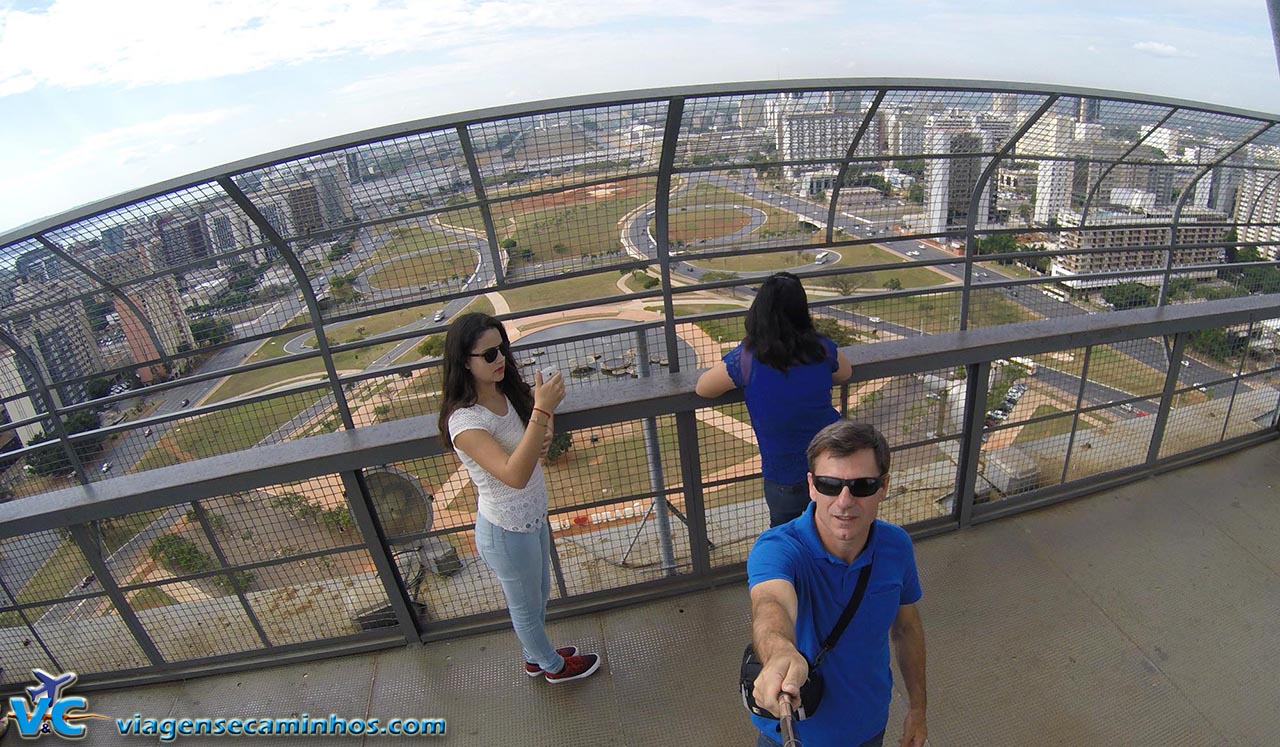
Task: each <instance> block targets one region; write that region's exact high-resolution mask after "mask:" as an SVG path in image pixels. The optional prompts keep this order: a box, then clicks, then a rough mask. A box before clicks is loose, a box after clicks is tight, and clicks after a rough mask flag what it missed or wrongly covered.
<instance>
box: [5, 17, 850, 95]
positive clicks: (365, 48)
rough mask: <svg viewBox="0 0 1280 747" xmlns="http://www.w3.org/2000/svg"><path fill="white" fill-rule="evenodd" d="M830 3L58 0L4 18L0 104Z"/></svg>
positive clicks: (738, 21) (749, 21) (740, 20)
mask: <svg viewBox="0 0 1280 747" xmlns="http://www.w3.org/2000/svg"><path fill="white" fill-rule="evenodd" d="M839 8H840V5H839V4H838V3H837V2H835V0H816V1H812V2H808V3H800V4H796V5H794V6H793V5H789V6H788V7H786V8H783V7H781V6H780V5H779V4H776V3H773V2H768V1H767V0H736V2H726V3H717V4H714V5H713V4H705V5H704V4H701V3H686V2H681V1H680V0H614V1H613V2H591V3H583V2H575V1H574V0H537V1H534V0H508V1H503V2H495V1H492V0H433V1H432V2H407V3H396V4H390V3H382V2H379V1H378V0H327V1H326V0H321V1H320V2H309V1H308V0H224V1H223V2H217V3H187V2H172V1H171V0H129V1H128V2H120V1H112V2H103V1H102V0H55V2H54V3H53V4H52V5H50V6H49V7H48V8H46V9H42V10H37V11H18V10H11V9H9V10H6V9H0V50H4V51H3V53H0V96H3V95H11V94H14V93H21V92H23V91H27V90H30V89H31V88H33V87H35V86H37V85H41V84H43V85H50V86H57V87H62V88H76V87H81V86H89V85H101V84H109V85H125V86H141V85H149V84H166V83H182V82H190V81H197V80H207V79H210V78H216V77H222V76H228V75H236V74H243V73H248V72H254V71H260V70H266V69H269V68H272V67H275V66H281V65H298V64H303V63H306V62H310V61H314V60H318V59H324V58H332V57H336V56H339V55H345V54H353V53H354V54H360V55H364V56H367V57H378V56H384V55H389V54H393V53H400V52H426V53H430V52H433V51H437V50H441V49H449V48H456V47H465V46H467V45H470V44H476V43H483V42H485V41H489V40H493V39H495V38H505V37H510V36H512V35H513V34H519V33H522V32H536V31H539V30H555V31H564V30H573V29H585V28H590V27H593V26H599V25H602V24H625V23H632V24H643V23H646V22H651V21H653V20H665V21H673V20H679V21H701V22H704V23H707V24H716V25H721V24H728V25H753V24H762V23H763V24H767V23H777V22H783V21H786V22H795V21H798V20H801V19H804V18H807V17H818V16H821V15H824V14H828V13H834V12H837V11H838V10H839Z"/></svg>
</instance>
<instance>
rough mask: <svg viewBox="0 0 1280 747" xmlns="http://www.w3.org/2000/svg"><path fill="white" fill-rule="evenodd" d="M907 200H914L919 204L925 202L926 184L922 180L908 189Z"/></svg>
mask: <svg viewBox="0 0 1280 747" xmlns="http://www.w3.org/2000/svg"><path fill="white" fill-rule="evenodd" d="M907 201H908V202H914V203H915V204H917V205H923V204H924V185H923V184H921V183H920V182H916V183H915V184H912V185H911V187H910V189H908V190H907Z"/></svg>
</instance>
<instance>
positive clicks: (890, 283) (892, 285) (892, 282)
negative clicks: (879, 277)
mask: <svg viewBox="0 0 1280 747" xmlns="http://www.w3.org/2000/svg"><path fill="white" fill-rule="evenodd" d="M884 287H885V288H888V289H889V290H895V291H900V290H902V281H901V280H899V279H898V276H897V275H894V276H893V277H891V278H889V279H888V280H886V281H884Z"/></svg>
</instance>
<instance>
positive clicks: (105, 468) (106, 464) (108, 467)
mask: <svg viewBox="0 0 1280 747" xmlns="http://www.w3.org/2000/svg"><path fill="white" fill-rule="evenodd" d="M110 471H111V462H103V463H102V474H104V475H105V474H107V473H108V472H110Z"/></svg>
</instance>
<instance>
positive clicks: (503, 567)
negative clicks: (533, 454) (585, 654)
mask: <svg viewBox="0 0 1280 747" xmlns="http://www.w3.org/2000/svg"><path fill="white" fill-rule="evenodd" d="M476 550H478V551H479V552H480V557H481V558H484V562H485V563H486V564H487V565H488V566H489V567H490V568H491V569H493V575H495V576H497V577H498V581H499V582H500V583H501V584H502V594H503V596H505V597H506V598H507V608H508V610H509V611H510V612H511V625H512V627H514V628H515V629H516V638H519V639H520V648H521V649H522V650H523V651H524V660H525V661H531V662H533V663H535V664H537V665H538V666H540V667H542V668H543V669H545V670H547V671H548V672H559V671H560V670H561V669H562V668H563V667H564V657H562V656H560V654H557V653H556V648H555V646H553V645H551V640H550V639H549V638H547V628H546V619H547V599H548V598H550V597H551V529H550V527H548V526H547V525H546V524H543V526H542V529H541V530H539V531H536V532H509V531H507V530H506V529H503V528H502V527H500V526H495V525H494V524H491V523H490V522H489V520H488V519H486V518H484V515H483V514H481V513H479V512H477V513H476Z"/></svg>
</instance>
